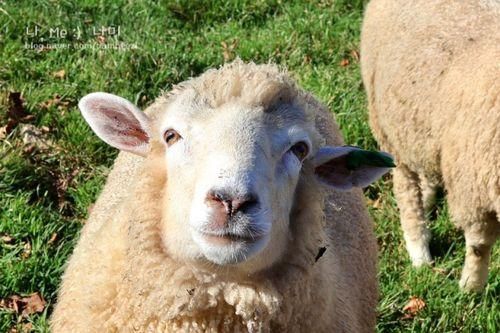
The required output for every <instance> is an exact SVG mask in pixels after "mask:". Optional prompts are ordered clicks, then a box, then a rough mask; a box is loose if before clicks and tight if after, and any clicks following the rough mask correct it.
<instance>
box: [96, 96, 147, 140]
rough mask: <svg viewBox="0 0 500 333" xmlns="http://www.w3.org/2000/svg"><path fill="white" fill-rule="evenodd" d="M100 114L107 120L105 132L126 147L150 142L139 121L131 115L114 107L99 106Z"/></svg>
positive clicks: (105, 121)
mask: <svg viewBox="0 0 500 333" xmlns="http://www.w3.org/2000/svg"><path fill="white" fill-rule="evenodd" d="M97 107H98V109H99V112H100V114H102V115H103V116H104V117H106V118H107V119H103V120H104V122H103V123H104V124H106V125H105V126H104V127H103V130H104V131H105V132H107V133H109V134H111V135H113V136H115V137H119V138H120V141H121V142H122V143H123V144H124V145H126V146H129V145H134V146H135V145H141V144H145V143H148V142H149V136H148V134H147V133H146V132H145V131H144V130H143V129H142V127H141V124H140V123H139V121H138V120H137V119H136V118H135V117H134V116H133V114H131V113H124V112H123V111H121V110H120V109H117V108H114V107H112V106H104V105H98V106H97Z"/></svg>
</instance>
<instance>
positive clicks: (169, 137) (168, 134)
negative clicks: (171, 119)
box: [163, 129, 181, 147]
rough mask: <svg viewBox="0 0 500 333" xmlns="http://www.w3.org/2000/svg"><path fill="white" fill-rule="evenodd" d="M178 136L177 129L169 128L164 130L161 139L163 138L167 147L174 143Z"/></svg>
mask: <svg viewBox="0 0 500 333" xmlns="http://www.w3.org/2000/svg"><path fill="white" fill-rule="evenodd" d="M180 138H181V136H180V135H179V133H177V131H175V130H173V129H169V130H167V131H165V133H164V134H163V139H164V140H165V142H166V143H167V146H169V147H170V146H171V145H173V144H174V143H176V142H177V141H179V139H180Z"/></svg>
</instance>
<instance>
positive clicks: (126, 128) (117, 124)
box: [78, 92, 151, 156]
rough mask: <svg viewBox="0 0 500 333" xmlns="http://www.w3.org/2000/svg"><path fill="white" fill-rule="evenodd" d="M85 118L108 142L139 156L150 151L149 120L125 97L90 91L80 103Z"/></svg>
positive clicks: (99, 135)
mask: <svg viewBox="0 0 500 333" xmlns="http://www.w3.org/2000/svg"><path fill="white" fill-rule="evenodd" d="M78 107H79V108H80V110H81V112H82V115H83V118H85V120H86V121H87V123H88V124H89V125H90V127H91V128H92V130H93V131H94V132H95V134H97V136H98V137H100V138H101V139H102V140H103V141H104V142H106V143H107V144H109V145H111V146H113V147H115V148H118V149H120V150H124V151H128V152H130V153H134V154H137V155H140V156H146V154H147V153H148V151H149V139H150V137H151V134H150V120H149V118H148V117H147V116H146V115H145V114H144V113H143V112H141V111H140V110H139V109H138V108H137V107H136V106H135V105H134V104H132V103H130V102H129V101H127V100H126V99H124V98H121V97H119V96H116V95H112V94H107V93H103V92H96V93H92V94H88V95H87V96H85V97H83V98H82V99H81V100H80V102H79V103H78Z"/></svg>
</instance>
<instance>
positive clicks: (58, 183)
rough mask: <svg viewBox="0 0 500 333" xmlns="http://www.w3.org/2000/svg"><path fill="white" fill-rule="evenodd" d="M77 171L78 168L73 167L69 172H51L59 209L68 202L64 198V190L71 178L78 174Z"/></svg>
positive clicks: (66, 188) (65, 190)
mask: <svg viewBox="0 0 500 333" xmlns="http://www.w3.org/2000/svg"><path fill="white" fill-rule="evenodd" d="M78 172H80V170H79V169H74V170H73V171H72V172H71V173H61V172H56V173H54V174H53V176H54V179H55V184H54V185H55V188H56V192H57V202H58V206H59V209H63V208H64V207H65V206H66V205H67V204H68V202H67V200H66V192H67V190H68V188H69V185H70V184H71V182H72V181H73V179H74V178H75V177H76V175H78Z"/></svg>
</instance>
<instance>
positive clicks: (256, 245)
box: [193, 231, 270, 266]
mask: <svg viewBox="0 0 500 333" xmlns="http://www.w3.org/2000/svg"><path fill="white" fill-rule="evenodd" d="M269 238H270V235H269V234H267V235H264V236H262V237H260V238H258V239H254V240H249V239H240V238H233V237H217V236H211V235H206V234H203V233H200V232H197V231H193V240H194V241H195V243H196V244H197V245H198V246H199V248H200V250H201V252H202V253H203V255H204V256H205V258H206V259H207V260H208V261H210V262H212V263H214V264H217V265H221V266H225V265H236V264H239V263H242V262H245V261H247V260H249V259H250V258H252V257H254V256H255V255H257V254H258V253H260V252H261V251H262V250H263V249H264V248H265V247H266V246H267V244H268V243H269Z"/></svg>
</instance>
